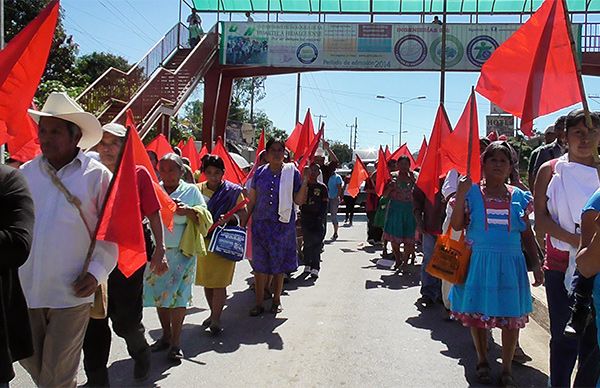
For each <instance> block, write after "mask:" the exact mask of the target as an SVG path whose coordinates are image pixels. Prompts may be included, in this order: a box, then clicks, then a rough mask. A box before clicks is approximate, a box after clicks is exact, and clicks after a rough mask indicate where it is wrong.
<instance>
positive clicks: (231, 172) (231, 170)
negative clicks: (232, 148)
mask: <svg viewBox="0 0 600 388" xmlns="http://www.w3.org/2000/svg"><path fill="white" fill-rule="evenodd" d="M212 154H213V155H218V156H220V157H221V159H223V163H224V164H225V175H224V176H223V179H225V180H228V181H230V182H233V183H237V184H238V185H243V184H244V182H245V180H246V174H244V172H243V171H242V169H241V168H240V166H238V164H237V163H236V162H235V160H233V158H232V157H231V155H229V152H227V150H226V149H225V146H224V145H223V139H221V138H220V137H219V138H218V139H217V143H216V144H215V148H214V149H213V151H212Z"/></svg>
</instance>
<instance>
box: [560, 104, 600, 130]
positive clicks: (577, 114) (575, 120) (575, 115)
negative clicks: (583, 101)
mask: <svg viewBox="0 0 600 388" xmlns="http://www.w3.org/2000/svg"><path fill="white" fill-rule="evenodd" d="M589 114H590V118H591V119H592V125H593V126H594V128H598V127H600V117H598V115H597V114H596V113H594V112H589ZM582 121H583V122H585V111H584V110H583V109H575V110H572V111H570V112H569V114H568V115H567V116H566V119H565V131H567V132H568V130H569V128H572V127H574V126H576V125H578V124H579V123H580V122H582Z"/></svg>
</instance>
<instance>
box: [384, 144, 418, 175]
mask: <svg viewBox="0 0 600 388" xmlns="http://www.w3.org/2000/svg"><path fill="white" fill-rule="evenodd" d="M401 156H408V159H409V160H410V169H411V170H414V169H415V167H417V162H415V158H413V156H412V153H411V152H410V150H409V149H408V146H407V145H406V143H404V144H402V145H401V146H400V148H398V149H397V150H396V151H394V153H393V154H391V155H390V158H389V159H388V160H390V159H394V160H398V159H399V158H400V157H401Z"/></svg>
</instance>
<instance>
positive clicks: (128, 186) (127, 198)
mask: <svg viewBox="0 0 600 388" xmlns="http://www.w3.org/2000/svg"><path fill="white" fill-rule="evenodd" d="M131 132H132V129H131V128H129V130H128V131H127V138H126V140H125V146H124V148H123V152H122V154H121V160H120V162H119V164H118V169H117V172H116V173H115V175H114V177H113V179H114V182H113V183H112V185H111V190H110V192H109V193H108V194H107V199H106V202H105V205H104V209H103V212H102V217H101V218H100V220H99V225H98V229H97V233H96V239H98V240H103V241H110V242H114V243H116V244H118V245H119V258H118V262H117V265H118V267H119V270H120V271H121V272H122V273H123V275H125V276H126V277H130V276H131V275H133V273H134V272H135V271H137V270H138V269H139V268H141V267H142V266H143V265H145V264H146V260H147V258H146V244H145V242H144V233H143V231H142V214H141V210H140V197H139V194H138V188H137V187H138V183H137V172H136V165H135V160H134V159H135V158H134V152H133V142H132V141H131Z"/></svg>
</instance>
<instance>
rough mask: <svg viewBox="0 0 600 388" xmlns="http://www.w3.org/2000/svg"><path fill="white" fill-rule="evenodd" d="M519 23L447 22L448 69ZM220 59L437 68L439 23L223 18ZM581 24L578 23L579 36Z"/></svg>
mask: <svg viewBox="0 0 600 388" xmlns="http://www.w3.org/2000/svg"><path fill="white" fill-rule="evenodd" d="M520 26H521V25H520V24H449V25H448V27H447V29H446V31H447V35H446V36H447V40H446V42H447V43H446V47H447V49H446V69H447V70H450V71H479V70H480V69H481V66H482V65H483V64H484V63H485V61H486V60H487V59H488V58H489V57H490V55H491V54H492V53H493V52H494V50H495V49H496V48H497V47H498V46H499V45H500V44H502V43H503V42H504V41H505V40H506V39H508V38H509V37H510V36H511V35H512V33H513V32H515V31H516V30H517V29H518V28H519V27H520ZM221 27H222V29H221V31H222V32H223V33H222V41H221V64H223V65H250V66H274V67H307V68H316V69H317V68H318V69H340V70H345V69H347V70H422V71H427V70H439V69H440V65H441V52H442V44H441V43H442V26H441V25H438V24H383V23H371V24H349V23H246V22H222V23H221ZM580 31H581V26H580V25H574V26H573V32H574V36H575V37H576V41H577V42H580V41H581V39H578V37H579V36H580Z"/></svg>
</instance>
